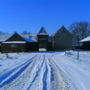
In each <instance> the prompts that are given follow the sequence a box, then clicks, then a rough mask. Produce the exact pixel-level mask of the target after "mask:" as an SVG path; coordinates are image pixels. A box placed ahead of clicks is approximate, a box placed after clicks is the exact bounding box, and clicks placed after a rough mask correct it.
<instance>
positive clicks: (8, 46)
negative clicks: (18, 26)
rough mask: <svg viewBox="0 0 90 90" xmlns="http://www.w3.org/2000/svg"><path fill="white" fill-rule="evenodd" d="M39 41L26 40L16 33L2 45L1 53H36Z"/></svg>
mask: <svg viewBox="0 0 90 90" xmlns="http://www.w3.org/2000/svg"><path fill="white" fill-rule="evenodd" d="M37 46H38V45H37V41H34V40H31V39H28V38H25V37H23V36H21V35H19V34H18V33H14V34H13V35H12V36H11V37H10V38H8V39H7V40H6V41H4V42H2V44H1V52H3V53H5V52H6V53H7V52H28V51H36V50H37V49H38V47H37Z"/></svg>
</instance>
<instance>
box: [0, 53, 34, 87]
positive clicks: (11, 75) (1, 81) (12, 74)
mask: <svg viewBox="0 0 90 90" xmlns="http://www.w3.org/2000/svg"><path fill="white" fill-rule="evenodd" d="M35 57H36V55H35V56H34V57H32V58H31V59H29V60H28V61H26V62H25V63H23V64H22V65H20V66H18V67H16V68H14V69H13V70H11V71H9V72H7V73H5V74H4V75H2V76H1V77H0V88H2V87H3V86H4V85H6V84H9V83H11V82H12V81H13V80H15V79H16V78H17V77H18V76H19V75H20V74H21V73H22V72H23V71H24V70H25V69H26V68H27V67H28V66H29V65H30V64H31V63H32V61H33V59H34V58H35ZM18 69H19V70H18Z"/></svg>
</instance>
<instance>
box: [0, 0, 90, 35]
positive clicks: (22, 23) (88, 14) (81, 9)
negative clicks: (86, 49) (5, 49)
mask: <svg viewBox="0 0 90 90" xmlns="http://www.w3.org/2000/svg"><path fill="white" fill-rule="evenodd" d="M76 21H88V22H90V0H0V31H3V32H9V33H12V32H15V31H17V32H20V33H21V32H23V31H25V30H26V31H30V32H31V33H37V32H38V31H39V29H40V27H41V26H44V27H45V28H46V30H47V32H48V33H49V34H52V33H53V32H55V31H56V30H57V29H59V28H60V27H61V26H62V25H64V26H65V27H67V28H68V27H69V25H70V24H71V23H73V22H76Z"/></svg>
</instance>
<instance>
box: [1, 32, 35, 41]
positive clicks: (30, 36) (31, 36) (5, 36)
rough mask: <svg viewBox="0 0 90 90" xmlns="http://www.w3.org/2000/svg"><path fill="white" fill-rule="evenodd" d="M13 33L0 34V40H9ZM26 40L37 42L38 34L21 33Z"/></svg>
mask: <svg viewBox="0 0 90 90" xmlns="http://www.w3.org/2000/svg"><path fill="white" fill-rule="evenodd" d="M12 35H13V34H6V33H5V34H0V42H4V41H6V40H8V39H9V38H10V37H11V36H12ZM19 35H20V36H22V37H23V39H24V40H26V41H28V42H36V41H37V40H36V36H37V35H36V34H19Z"/></svg>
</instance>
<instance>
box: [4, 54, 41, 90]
mask: <svg viewBox="0 0 90 90" xmlns="http://www.w3.org/2000/svg"><path fill="white" fill-rule="evenodd" d="M36 58H39V56H37V57H36ZM36 58H35V60H33V62H32V63H31V64H30V65H29V66H28V68H26V70H24V71H23V73H22V74H21V75H19V77H18V78H16V79H15V80H14V81H13V82H12V83H10V84H8V85H6V86H5V87H3V89H2V90H26V89H27V87H28V85H29V83H30V82H31V81H32V77H33V76H34V73H35V72H34V71H35V70H36V68H37V65H38V63H37V59H36ZM14 87H15V88H14Z"/></svg>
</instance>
